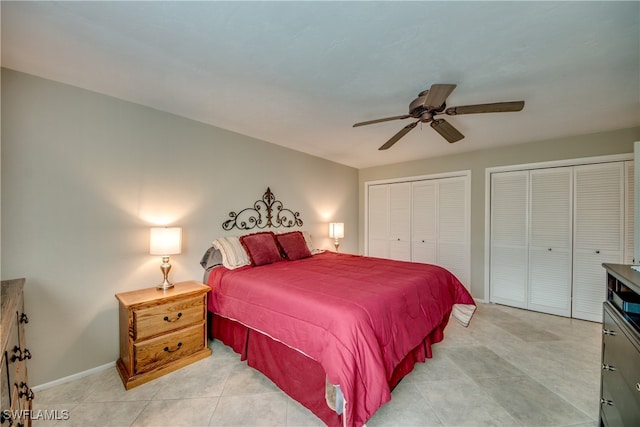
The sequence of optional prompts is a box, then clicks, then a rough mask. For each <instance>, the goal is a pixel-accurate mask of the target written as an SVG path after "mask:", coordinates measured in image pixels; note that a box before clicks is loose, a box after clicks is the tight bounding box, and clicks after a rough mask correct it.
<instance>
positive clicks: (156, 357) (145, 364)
mask: <svg viewBox="0 0 640 427" xmlns="http://www.w3.org/2000/svg"><path fill="white" fill-rule="evenodd" d="M205 333H206V330H205V324H204V323H200V324H199V325H194V326H191V327H189V328H186V329H181V330H179V331H176V332H173V333H170V334H166V335H161V336H159V337H156V338H152V339H149V340H146V341H143V342H140V343H137V344H134V346H133V352H134V373H135V374H140V373H143V372H148V371H150V370H152V369H155V368H157V367H160V366H163V365H166V364H167V363H169V362H172V361H175V360H179V359H180V358H182V357H183V356H185V355H189V354H192V353H195V352H196V351H198V350H201V349H203V348H204V342H205V339H204V336H205Z"/></svg>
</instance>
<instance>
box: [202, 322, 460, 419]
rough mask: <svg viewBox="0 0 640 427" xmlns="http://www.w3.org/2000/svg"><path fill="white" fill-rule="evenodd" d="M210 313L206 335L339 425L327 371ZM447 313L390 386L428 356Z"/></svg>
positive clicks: (398, 369) (440, 335)
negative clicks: (329, 394) (329, 397)
mask: <svg viewBox="0 0 640 427" xmlns="http://www.w3.org/2000/svg"><path fill="white" fill-rule="evenodd" d="M208 315H209V325H210V326H209V338H210V339H214V338H215V339H218V340H220V341H221V342H222V343H223V344H225V345H227V346H229V347H231V348H232V349H233V351H235V352H236V353H238V354H239V355H240V360H246V361H247V365H249V366H251V367H252V368H254V369H256V370H258V371H260V372H261V373H263V374H264V375H265V376H266V377H267V378H269V379H270V380H271V381H273V383H275V384H276V385H277V386H278V387H279V388H280V389H281V390H282V391H284V392H285V393H286V394H287V395H289V397H291V398H292V399H294V400H296V401H297V402H299V403H300V404H302V405H303V406H304V407H306V408H307V409H309V410H310V411H311V412H313V413H314V414H315V415H316V416H317V417H318V418H320V419H321V420H322V421H323V422H324V423H325V424H326V425H327V426H331V427H334V426H335V427H337V426H342V416H341V415H338V414H337V413H336V412H335V411H334V410H333V409H331V408H330V407H329V405H328V404H327V398H326V394H327V393H326V389H327V387H326V375H325V372H324V369H323V368H322V366H321V365H320V364H319V363H318V362H316V361H315V360H313V359H311V358H309V357H307V356H305V355H304V354H302V353H300V352H299V351H297V350H294V349H292V348H291V347H288V346H286V345H284V344H282V343H281V342H278V341H276V340H273V339H272V338H270V337H268V336H266V335H264V334H262V333H260V332H257V331H255V330H253V329H250V328H247V327H246V326H244V325H242V324H240V323H238V322H235V321H233V320H230V319H227V318H224V317H221V316H217V315H215V314H213V313H211V312H208ZM448 321H449V316H448V315H447V316H445V320H444V321H443V322H442V323H441V324H440V325H439V326H438V327H437V328H436V329H434V330H433V331H432V332H431V334H429V335H428V336H427V337H425V338H424V340H423V341H422V343H420V344H419V345H418V346H417V347H415V348H414V349H413V350H412V351H411V352H410V353H409V354H408V355H407V356H406V357H405V358H404V359H403V360H402V361H401V362H400V363H399V364H398V365H397V366H396V368H395V370H394V371H393V373H392V375H391V378H389V380H388V383H389V387H390V389H393V388H394V387H395V386H396V385H398V383H399V382H400V380H402V378H404V377H405V376H406V375H407V374H409V373H410V372H411V371H412V370H413V367H414V365H415V364H416V363H418V362H425V360H426V359H428V358H431V345H432V344H435V343H438V342H440V341H442V339H443V338H444V333H443V331H444V328H445V327H446V325H447V323H448Z"/></svg>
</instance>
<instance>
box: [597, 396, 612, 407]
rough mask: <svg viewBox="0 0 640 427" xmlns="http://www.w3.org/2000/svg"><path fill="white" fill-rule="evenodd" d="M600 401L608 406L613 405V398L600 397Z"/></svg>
mask: <svg viewBox="0 0 640 427" xmlns="http://www.w3.org/2000/svg"><path fill="white" fill-rule="evenodd" d="M600 403H601V404H602V405H607V406H613V400H609V399H604V398H603V399H600Z"/></svg>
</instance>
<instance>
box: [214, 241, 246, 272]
mask: <svg viewBox="0 0 640 427" xmlns="http://www.w3.org/2000/svg"><path fill="white" fill-rule="evenodd" d="M213 246H214V247H215V248H216V249H218V250H219V251H220V253H221V254H222V265H224V266H225V267H226V268H228V269H229V270H233V269H234V268H238V267H242V266H245V265H249V264H251V261H250V260H249V255H247V251H245V250H244V248H243V247H242V243H240V238H239V237H238V236H226V237H219V238H217V239H216V240H214V241H213Z"/></svg>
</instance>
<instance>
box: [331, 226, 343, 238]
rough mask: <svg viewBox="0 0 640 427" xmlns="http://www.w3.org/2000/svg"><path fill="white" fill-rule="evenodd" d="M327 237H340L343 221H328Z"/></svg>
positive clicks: (341, 236)
mask: <svg viewBox="0 0 640 427" xmlns="http://www.w3.org/2000/svg"><path fill="white" fill-rule="evenodd" d="M329 237H331V238H333V239H342V238H343V237H344V223H343V222H330V223H329Z"/></svg>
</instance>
